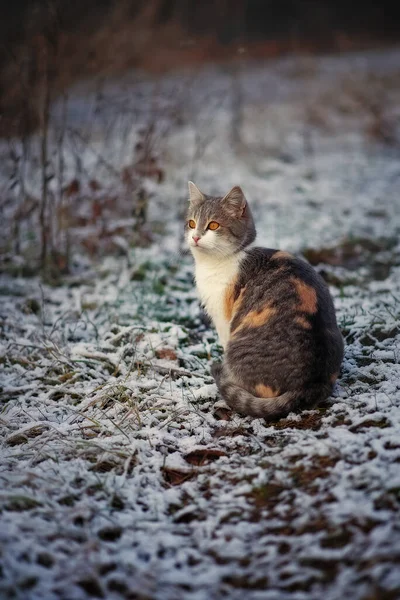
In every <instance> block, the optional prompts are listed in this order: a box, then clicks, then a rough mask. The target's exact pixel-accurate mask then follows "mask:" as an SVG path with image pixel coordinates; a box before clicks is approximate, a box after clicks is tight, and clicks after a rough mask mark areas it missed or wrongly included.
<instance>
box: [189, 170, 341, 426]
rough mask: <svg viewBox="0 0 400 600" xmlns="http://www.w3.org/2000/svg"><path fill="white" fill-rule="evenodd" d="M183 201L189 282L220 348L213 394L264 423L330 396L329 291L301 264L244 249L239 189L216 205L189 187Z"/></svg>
mask: <svg viewBox="0 0 400 600" xmlns="http://www.w3.org/2000/svg"><path fill="white" fill-rule="evenodd" d="M189 194H190V199H189V201H190V205H189V210H188V215H187V223H186V240H187V243H188V245H189V247H190V250H191V252H192V254H193V257H194V259H195V279H196V285H197V289H198V292H199V296H200V300H201V302H202V304H203V306H204V308H205V310H206V312H207V313H208V314H209V316H210V317H211V319H212V321H213V323H214V325H215V327H216V330H217V333H218V336H219V339H220V342H221V344H222V346H223V348H224V350H225V354H224V358H223V362H222V363H215V364H214V365H213V366H212V374H213V376H214V378H215V380H216V383H217V386H218V389H219V391H220V393H221V394H222V397H223V398H224V400H225V402H226V403H227V404H228V406H230V407H231V408H232V409H233V410H235V411H237V412H239V413H241V414H245V415H251V416H253V417H263V418H267V419H268V418H276V417H281V416H284V415H287V414H288V413H289V412H291V411H292V410H297V409H309V408H312V407H313V406H315V405H316V404H317V403H318V402H320V401H322V400H324V399H325V398H327V397H328V396H329V394H330V393H331V391H332V387H333V385H334V383H335V381H336V379H337V377H338V374H339V369H340V365H341V362H342V359H343V338H342V335H341V333H340V331H339V329H338V326H337V323H336V316H335V310H334V307H333V302H332V298H331V296H330V294H329V290H328V287H327V286H326V284H325V282H324V281H323V279H322V278H321V277H320V275H319V274H318V273H317V272H316V271H315V270H314V269H313V268H312V267H311V266H310V265H309V264H308V263H306V262H305V261H304V260H301V259H299V258H295V257H294V256H292V255H291V254H289V253H288V252H283V251H279V250H270V249H268V248H256V247H250V244H252V242H253V241H254V239H255V237H256V229H255V225H254V220H253V217H252V215H251V211H250V208H249V205H248V203H247V201H246V198H245V197H244V194H243V192H242V190H241V188H240V187H238V186H236V187H234V188H232V189H231V191H230V192H229V193H228V194H227V195H226V196H224V197H223V198H222V197H213V196H207V195H206V194H203V193H202V192H201V191H200V190H199V189H198V188H197V187H196V186H195V185H194V183H192V182H189Z"/></svg>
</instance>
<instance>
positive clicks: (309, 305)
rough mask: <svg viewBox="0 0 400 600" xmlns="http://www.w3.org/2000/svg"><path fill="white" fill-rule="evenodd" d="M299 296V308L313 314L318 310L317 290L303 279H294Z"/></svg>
mask: <svg viewBox="0 0 400 600" xmlns="http://www.w3.org/2000/svg"><path fill="white" fill-rule="evenodd" d="M292 282H293V283H294V286H295V288H296V292H297V295H298V296H299V300H300V302H299V306H298V309H299V310H301V311H302V312H306V313H309V314H311V315H313V314H314V313H316V312H317V292H316V291H315V289H314V288H313V287H311V285H307V284H306V283H304V281H302V280H301V279H292Z"/></svg>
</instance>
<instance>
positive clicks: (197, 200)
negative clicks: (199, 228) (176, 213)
mask: <svg viewBox="0 0 400 600" xmlns="http://www.w3.org/2000/svg"><path fill="white" fill-rule="evenodd" d="M188 186H189V202H190V204H194V205H195V204H201V203H202V202H204V200H205V198H204V195H203V193H202V192H201V191H200V190H199V188H198V187H197V185H195V184H194V183H193V181H189V182H188Z"/></svg>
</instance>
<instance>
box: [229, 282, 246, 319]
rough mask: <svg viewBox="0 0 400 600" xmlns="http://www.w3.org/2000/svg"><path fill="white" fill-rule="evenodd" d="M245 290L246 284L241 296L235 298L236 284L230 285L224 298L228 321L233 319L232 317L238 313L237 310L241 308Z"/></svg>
mask: <svg viewBox="0 0 400 600" xmlns="http://www.w3.org/2000/svg"><path fill="white" fill-rule="evenodd" d="M245 291H246V286H244V287H242V289H241V290H240V294H239V296H238V297H237V298H236V300H235V299H234V292H235V284H234V283H231V284H229V285H228V288H227V290H226V292H225V298H224V314H225V317H226V319H227V320H228V321H231V320H232V318H233V317H234V316H235V313H237V311H238V310H239V308H240V305H241V304H242V300H243V294H244V293H245Z"/></svg>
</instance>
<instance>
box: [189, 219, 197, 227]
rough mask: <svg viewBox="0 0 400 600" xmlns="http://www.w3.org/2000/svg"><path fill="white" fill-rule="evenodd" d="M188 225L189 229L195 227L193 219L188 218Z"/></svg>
mask: <svg viewBox="0 0 400 600" xmlns="http://www.w3.org/2000/svg"><path fill="white" fill-rule="evenodd" d="M188 225H189V227H190V229H194V228H195V227H196V223H195V222H194V221H193V219H190V221H189V223H188Z"/></svg>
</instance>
